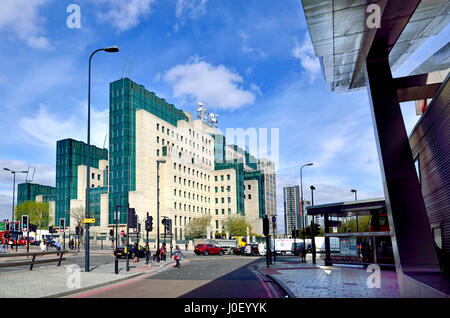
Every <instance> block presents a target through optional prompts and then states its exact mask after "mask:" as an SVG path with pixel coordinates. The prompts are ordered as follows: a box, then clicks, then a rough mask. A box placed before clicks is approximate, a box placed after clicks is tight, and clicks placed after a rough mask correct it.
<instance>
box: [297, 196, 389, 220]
mask: <svg viewBox="0 0 450 318" xmlns="http://www.w3.org/2000/svg"><path fill="white" fill-rule="evenodd" d="M385 208H386V201H385V200H384V198H376V199H369V200H358V201H349V202H337V203H331V204H322V205H314V206H309V207H307V208H306V211H307V214H308V215H322V214H333V215H339V216H349V214H352V213H355V212H362V211H369V210H378V209H385Z"/></svg>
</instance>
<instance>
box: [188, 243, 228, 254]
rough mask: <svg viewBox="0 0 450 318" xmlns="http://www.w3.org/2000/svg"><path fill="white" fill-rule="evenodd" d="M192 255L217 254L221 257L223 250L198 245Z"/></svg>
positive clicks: (209, 245)
mask: <svg viewBox="0 0 450 318" xmlns="http://www.w3.org/2000/svg"><path fill="white" fill-rule="evenodd" d="M194 253H195V254H197V255H200V254H203V255H205V256H207V255H209V254H211V255H213V254H217V255H220V256H222V255H223V254H224V251H223V248H221V247H218V246H215V245H212V244H198V245H197V246H196V247H195V249H194Z"/></svg>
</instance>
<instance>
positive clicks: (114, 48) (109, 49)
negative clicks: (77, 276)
mask: <svg viewBox="0 0 450 318" xmlns="http://www.w3.org/2000/svg"><path fill="white" fill-rule="evenodd" d="M100 51H105V52H108V53H116V52H119V49H118V47H117V46H108V47H106V48H103V49H98V50H95V51H94V52H93V53H92V54H91V56H90V57H89V79H88V122H87V126H88V127H87V148H88V149H87V162H86V165H87V169H86V213H85V214H86V215H85V217H86V218H89V216H90V208H91V206H90V197H89V188H90V186H89V185H90V178H89V175H90V174H91V61H92V57H93V56H94V54H95V53H97V52H100ZM84 266H85V267H84V270H85V272H89V223H86V247H85V264H84Z"/></svg>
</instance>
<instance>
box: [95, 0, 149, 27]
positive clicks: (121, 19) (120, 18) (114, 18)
mask: <svg viewBox="0 0 450 318" xmlns="http://www.w3.org/2000/svg"><path fill="white" fill-rule="evenodd" d="M98 2H100V3H103V4H105V5H106V6H107V10H105V12H102V13H99V14H98V17H99V18H100V20H101V21H102V22H109V23H111V24H112V25H113V26H114V27H116V28H117V30H118V31H119V32H121V31H126V30H128V29H131V28H132V27H134V26H136V25H138V24H139V22H140V20H141V19H142V18H143V17H145V16H146V15H147V14H150V12H151V5H152V3H154V2H155V0H128V1H123V0H99V1H98Z"/></svg>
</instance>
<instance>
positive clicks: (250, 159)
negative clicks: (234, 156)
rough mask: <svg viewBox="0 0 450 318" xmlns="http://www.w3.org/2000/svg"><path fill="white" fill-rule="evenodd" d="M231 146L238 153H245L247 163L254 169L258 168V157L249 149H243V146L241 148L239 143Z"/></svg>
mask: <svg viewBox="0 0 450 318" xmlns="http://www.w3.org/2000/svg"><path fill="white" fill-rule="evenodd" d="M229 146H230V147H231V148H233V149H234V150H235V151H236V152H237V153H240V154H241V155H243V156H244V157H245V164H246V165H247V166H248V167H250V168H252V169H254V170H257V169H258V164H257V161H256V158H255V157H254V156H253V155H251V154H250V153H249V152H248V151H246V150H243V149H242V148H240V147H239V146H238V145H229Z"/></svg>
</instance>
